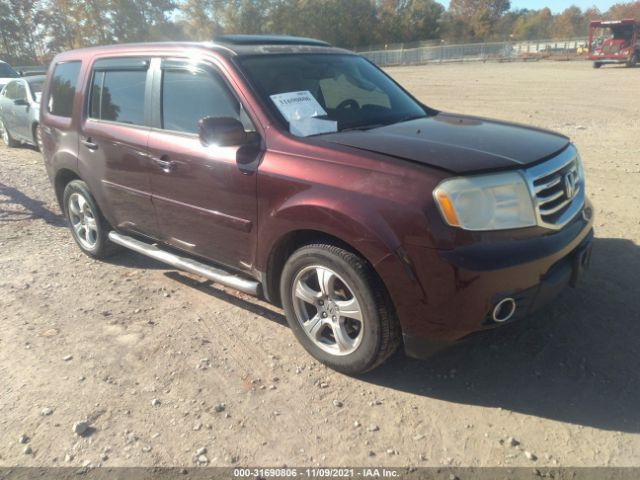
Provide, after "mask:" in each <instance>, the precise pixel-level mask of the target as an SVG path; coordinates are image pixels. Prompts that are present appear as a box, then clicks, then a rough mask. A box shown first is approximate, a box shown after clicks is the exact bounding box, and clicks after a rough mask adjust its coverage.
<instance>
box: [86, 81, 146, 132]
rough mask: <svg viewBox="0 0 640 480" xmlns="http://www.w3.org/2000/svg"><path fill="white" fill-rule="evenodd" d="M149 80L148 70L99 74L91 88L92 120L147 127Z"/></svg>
mask: <svg viewBox="0 0 640 480" xmlns="http://www.w3.org/2000/svg"><path fill="white" fill-rule="evenodd" d="M146 78H147V72H146V71H144V70H134V71H106V72H96V74H95V75H94V77H93V85H92V87H91V104H90V105H91V106H90V109H89V116H90V117H92V118H98V119H100V120H110V121H113V122H121V123H130V124H133V125H143V124H144V89H145V81H146Z"/></svg>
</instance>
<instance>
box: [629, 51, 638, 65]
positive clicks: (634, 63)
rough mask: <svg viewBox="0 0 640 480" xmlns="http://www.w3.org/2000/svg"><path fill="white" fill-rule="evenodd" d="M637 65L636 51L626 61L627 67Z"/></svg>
mask: <svg viewBox="0 0 640 480" xmlns="http://www.w3.org/2000/svg"><path fill="white" fill-rule="evenodd" d="M637 65H638V53H637V52H636V53H634V54H633V57H631V59H629V61H628V62H627V67H629V68H634V67H635V66H637Z"/></svg>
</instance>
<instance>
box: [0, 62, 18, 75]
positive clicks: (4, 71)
mask: <svg viewBox="0 0 640 480" xmlns="http://www.w3.org/2000/svg"><path fill="white" fill-rule="evenodd" d="M0 77H3V78H18V77H19V75H18V72H16V71H15V70H14V69H13V68H11V67H10V66H9V64H7V63H0Z"/></svg>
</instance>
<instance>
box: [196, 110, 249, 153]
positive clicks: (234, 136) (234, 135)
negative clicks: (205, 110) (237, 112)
mask: <svg viewBox="0 0 640 480" xmlns="http://www.w3.org/2000/svg"><path fill="white" fill-rule="evenodd" d="M198 136H199V137H200V141H201V142H202V144H203V145H217V146H219V147H231V146H235V145H244V144H245V143H247V134H246V132H245V131H244V126H243V125H242V123H240V122H239V121H238V120H236V119H235V118H231V117H204V118H201V119H200V120H199V121H198Z"/></svg>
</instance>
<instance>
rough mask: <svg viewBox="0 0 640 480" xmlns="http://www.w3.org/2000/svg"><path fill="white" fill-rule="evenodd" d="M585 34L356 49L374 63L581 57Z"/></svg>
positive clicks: (420, 63)
mask: <svg viewBox="0 0 640 480" xmlns="http://www.w3.org/2000/svg"><path fill="white" fill-rule="evenodd" d="M588 43H589V40H588V39H587V38H576V39H569V40H537V41H526V42H491V43H472V44H464V45H432V44H431V45H421V46H417V47H413V46H411V47H410V48H405V46H404V45H402V44H400V45H399V46H400V48H397V47H398V45H392V46H391V47H393V48H384V49H370V48H365V49H359V51H358V53H360V54H361V55H363V56H365V57H367V58H368V59H369V60H371V61H372V62H374V63H375V64H377V65H380V66H383V67H387V66H394V65H423V64H427V63H445V62H478V61H480V62H486V61H516V60H523V61H526V60H540V59H556V60H571V59H577V58H580V56H581V55H582V54H584V53H585V52H586V50H587V48H588Z"/></svg>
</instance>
